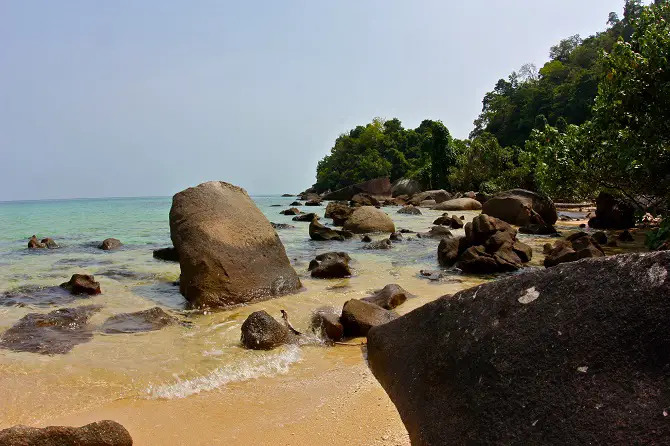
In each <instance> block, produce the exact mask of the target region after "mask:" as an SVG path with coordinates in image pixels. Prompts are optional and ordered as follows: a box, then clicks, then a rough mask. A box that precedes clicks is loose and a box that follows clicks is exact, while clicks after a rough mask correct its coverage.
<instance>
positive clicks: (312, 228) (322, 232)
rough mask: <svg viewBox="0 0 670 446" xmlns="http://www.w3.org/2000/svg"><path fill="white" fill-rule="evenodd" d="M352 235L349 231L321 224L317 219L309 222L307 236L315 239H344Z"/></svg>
mask: <svg viewBox="0 0 670 446" xmlns="http://www.w3.org/2000/svg"><path fill="white" fill-rule="evenodd" d="M353 236H354V235H353V234H352V233H351V232H349V231H340V230H338V229H331V228H329V227H327V226H324V225H322V224H321V223H319V222H318V221H317V220H312V222H311V223H310V224H309V237H310V238H311V239H312V240H316V241H329V240H336V241H340V242H342V241H344V240H346V239H348V238H352V237H353Z"/></svg>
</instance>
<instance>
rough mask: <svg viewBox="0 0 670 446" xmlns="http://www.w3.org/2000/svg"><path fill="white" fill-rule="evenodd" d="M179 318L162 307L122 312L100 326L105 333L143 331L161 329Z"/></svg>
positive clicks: (174, 322) (176, 321)
mask: <svg viewBox="0 0 670 446" xmlns="http://www.w3.org/2000/svg"><path fill="white" fill-rule="evenodd" d="M178 322H179V320H178V319H177V318H176V317H174V316H170V315H169V314H167V313H166V312H165V311H163V309H162V308H160V307H153V308H150V309H148V310H143V311H136V312H134V313H121V314H116V315H114V316H111V317H110V318H108V319H107V320H106V321H105V322H104V323H103V324H102V326H101V327H100V331H102V332H103V333H108V334H113V333H141V332H146V331H155V330H160V329H161V328H163V327H167V326H168V325H174V324H176V323H178Z"/></svg>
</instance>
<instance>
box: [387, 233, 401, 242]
mask: <svg viewBox="0 0 670 446" xmlns="http://www.w3.org/2000/svg"><path fill="white" fill-rule="evenodd" d="M389 240H391V241H392V242H401V241H402V234H401V233H400V232H393V233H392V234H391V235H390V236H389Z"/></svg>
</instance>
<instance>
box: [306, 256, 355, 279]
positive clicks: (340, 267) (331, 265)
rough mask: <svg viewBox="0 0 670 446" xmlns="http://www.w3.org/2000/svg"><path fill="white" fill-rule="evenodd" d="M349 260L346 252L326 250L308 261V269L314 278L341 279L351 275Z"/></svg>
mask: <svg viewBox="0 0 670 446" xmlns="http://www.w3.org/2000/svg"><path fill="white" fill-rule="evenodd" d="M350 260H351V257H349V254H347V253H346V252H327V253H324V254H319V255H318V256H316V257H315V258H314V260H312V261H311V262H309V268H308V270H309V271H311V272H312V277H314V278H316V279H341V278H343V277H349V276H351V269H350V268H349V261H350Z"/></svg>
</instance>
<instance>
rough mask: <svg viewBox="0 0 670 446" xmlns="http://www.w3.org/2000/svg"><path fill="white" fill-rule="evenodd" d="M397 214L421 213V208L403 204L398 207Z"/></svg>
mask: <svg viewBox="0 0 670 446" xmlns="http://www.w3.org/2000/svg"><path fill="white" fill-rule="evenodd" d="M398 214H405V215H421V209H419V208H417V207H415V206H413V205H411V204H409V205H407V206H403V207H402V208H400V209H398Z"/></svg>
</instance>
